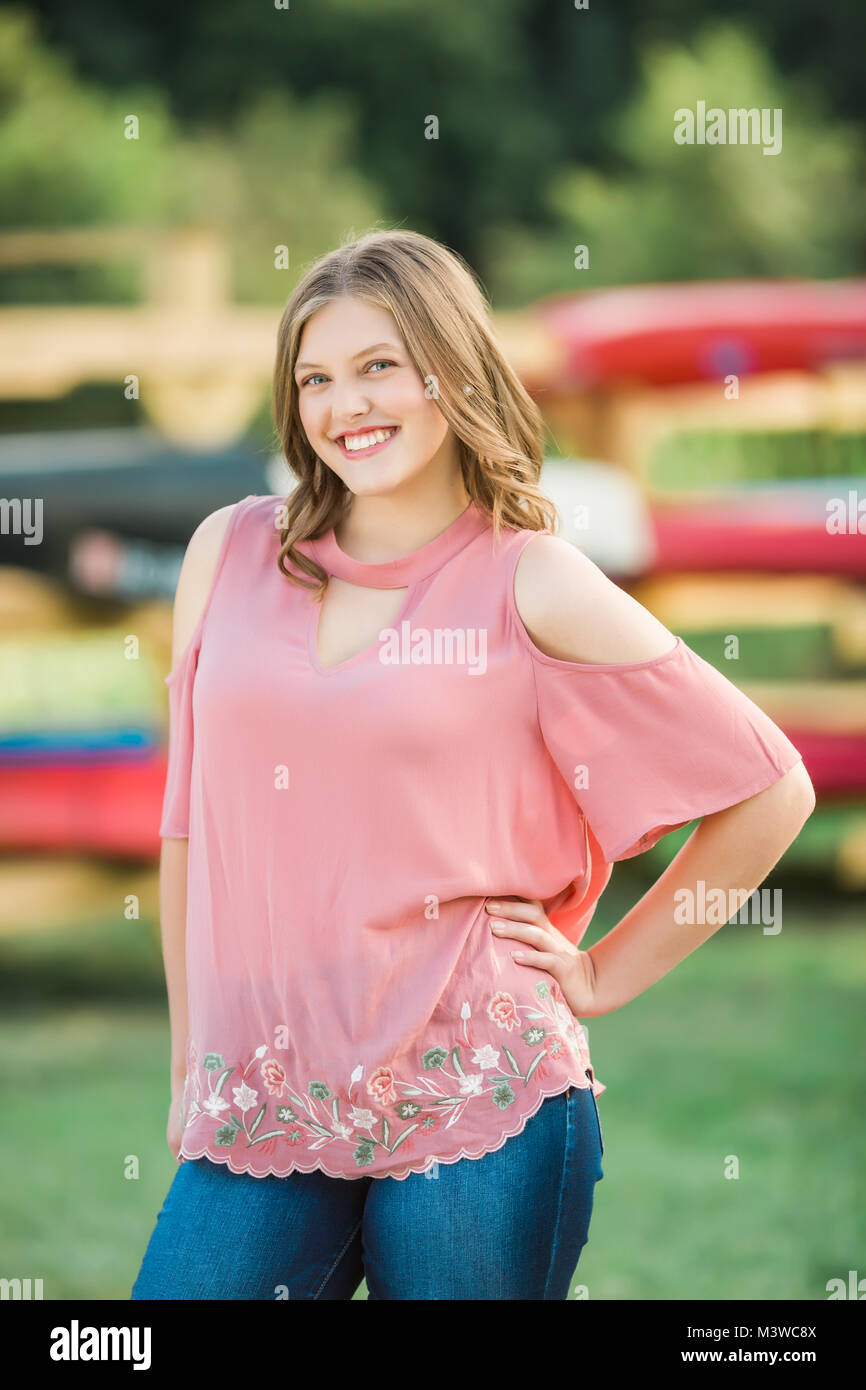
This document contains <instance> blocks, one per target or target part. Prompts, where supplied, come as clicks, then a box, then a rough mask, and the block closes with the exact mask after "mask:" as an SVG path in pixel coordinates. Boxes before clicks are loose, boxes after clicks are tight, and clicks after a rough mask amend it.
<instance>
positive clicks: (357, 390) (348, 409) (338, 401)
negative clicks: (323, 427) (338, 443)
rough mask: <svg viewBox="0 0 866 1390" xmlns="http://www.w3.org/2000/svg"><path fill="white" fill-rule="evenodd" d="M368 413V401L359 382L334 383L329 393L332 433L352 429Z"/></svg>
mask: <svg viewBox="0 0 866 1390" xmlns="http://www.w3.org/2000/svg"><path fill="white" fill-rule="evenodd" d="M369 412H370V401H369V398H368V396H367V395H366V392H365V390H364V387H363V385H362V384H361V383H360V382H357V381H351V380H350V381H346V382H344V383H342V384H341V383H340V382H335V384H334V387H333V390H332V392H331V419H332V422H333V426H334V429H333V430H332V433H334V432H335V431H336V430H338V429H353V428H354V427H355V425H356V423H357V422H358V421H359V420H363V418H364V416H365V415H368V414H369Z"/></svg>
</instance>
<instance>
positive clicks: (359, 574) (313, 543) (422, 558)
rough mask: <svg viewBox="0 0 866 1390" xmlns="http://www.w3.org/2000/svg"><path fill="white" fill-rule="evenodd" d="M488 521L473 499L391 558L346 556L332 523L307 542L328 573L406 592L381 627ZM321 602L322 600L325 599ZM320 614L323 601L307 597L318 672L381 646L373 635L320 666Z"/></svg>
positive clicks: (340, 667) (310, 646)
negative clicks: (433, 533) (442, 526)
mask: <svg viewBox="0 0 866 1390" xmlns="http://www.w3.org/2000/svg"><path fill="white" fill-rule="evenodd" d="M489 524H490V523H489V521H488V518H487V515H486V513H485V512H483V511H482V509H481V508H480V507H479V506H478V504H477V503H476V502H475V501H471V502H470V503H469V505H468V506H467V507H465V508H464V509H463V511H462V512H461V513H460V514H459V516H457V517H455V518H454V520H453V521H452V522H451V523H450V524H449V525H448V526H446V527H445V529H444V530H443V531H440V532H439V535H438V536H434V537H433V538H432V540H429V541H427V542H425V544H424V545H422V546H419V547H418V549H417V550H413V551H410V553H409V554H408V555H400V556H398V557H397V558H396V559H393V560H381V561H375V562H369V561H365V560H356V559H355V557H354V556H352V555H348V554H347V553H346V552H345V551H344V550H343V549H342V548H341V547H340V545H339V543H338V541H337V538H336V536H335V535H334V528H333V527H332V528H331V530H330V531H326V532H325V534H324V535H322V536H318V537H316V538H315V539H311V540H309V541H308V545H309V547H310V552H311V555H312V558H313V559H314V560H315V561H317V563H318V564H320V565H321V566H322V568H323V569H324V570H325V571H326V572H327V573H328V575H330V576H333V577H335V578H337V579H341V580H344V581H345V582H346V583H349V584H353V585H357V586H359V587H361V588H370V589H402V590H404V591H405V592H404V595H403V601H402V603H401V604H400V606H399V608H398V609H397V611H396V613H395V614H394V615H393V617H390V616H389V617H388V619H387V620H386V621H385V622H383V623H382V625H381V627H380V631H381V630H383V629H384V628H386V627H398V626H399V624H400V622H401V621H402V620H403V619H404V618H405V617H406V615H407V613H408V612H409V610H410V608H411V607H412V605H413V603H414V598H415V592H416V589H417V587H418V585H419V584H420V583H421V581H422V580H424V579H427V578H429V576H430V575H432V574H435V572H436V571H437V570H438V569H440V568H441V567H442V565H444V564H445V562H446V561H447V560H449V559H451V557H452V556H453V555H456V554H457V553H458V552H459V551H460V550H462V549H463V547H464V546H466V545H468V544H469V542H470V541H471V540H472V539H473V538H474V537H475V536H477V535H480V533H481V532H482V531H483V530H485V529H486V528H487V527H488V526H489ZM325 601H326V600H323V602H325ZM321 616H322V606H321V604H319V603H317V602H315V600H311V602H310V618H309V624H308V629H307V655H308V658H309V661H310V665H311V666H312V667H313V669H314V670H315V671H317V672H318V673H319V674H320V675H322V676H329V675H334V674H335V673H336V672H339V671H344V670H346V669H347V668H348V667H350V666H354V665H355V664H356V663H358V662H360V661H363V660H365V659H366V658H367V657H369V656H370V654H371V653H373V652H375V651H376V650H377V649H378V648H379V638H378V635H377V637H376V639H375V640H374V641H373V642H368V643H367V645H366V646H364V647H362V648H361V649H360V650H359V651H356V652H354V653H353V654H352V655H351V656H348V657H346V658H345V659H344V660H343V661H338V662H336V663H335V664H334V665H331V666H325V665H323V664H322V662H321V661H320V659H319V642H318V637H319V621H320V619H321Z"/></svg>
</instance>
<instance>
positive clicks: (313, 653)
mask: <svg viewBox="0 0 866 1390" xmlns="http://www.w3.org/2000/svg"><path fill="white" fill-rule="evenodd" d="M333 577H335V578H337V576H333ZM337 582H338V583H339V582H340V581H339V578H337ZM344 582H347V581H344ZM354 587H356V588H360V587H362V586H360V585H356V586H354ZM364 587H368V588H369V585H368V586H364ZM329 588H330V585H329ZM414 589H415V585H410V586H408V587H406V588H405V589H402V590H400V589H397V590H394V591H393V592H394V593H395V594H398V593H402V596H403V597H402V601H401V602H400V604H399V605H398V607H397V609H396V612H393V613H386V614H384V615H383V616H382V619H381V620H380V621H379V623H378V625H377V631H376V635H375V636H374V638H373V639H372V641H370V642H368V643H367V644H366V645H365V646H363V647H361V648H360V650H358V651H355V652H352V653H350V655H349V656H347V657H344V658H343V660H342V661H337V662H333V663H331V664H329V665H325V664H324V662H323V661H322V660H321V657H320V655H319V624H320V623H321V620H322V617H323V616H324V608H323V605H324V604H326V603H328V601H329V600H328V594H327V593H326V594H325V596H324V598H323V599H322V601H321V603H317V602H315V600H313V601H311V603H310V623H309V629H308V633H307V654H308V656H309V659H310V662H311V664H312V665H313V666H314V667H315V669H316V670H317V671H318V672H319V674H320V675H323V676H329V675H333V674H334V672H336V671H342V670H344V669H345V668H346V667H347V666H352V665H354V664H355V663H356V662H358V661H361V660H362V659H363V658H364V657H366V656H367V655H368V654H369V653H371V652H373V651H375V650H376V649H377V648H378V646H379V642H380V633H381V632H382V631H383V630H384V629H385V628H390V627H394V626H396V625H397V624H398V623H399V622H400V620H401V619H402V618H403V616H404V615H405V613H406V611H407V609H408V607H409V605H410V602H411V599H412V596H413V593H414ZM383 592H384V591H383Z"/></svg>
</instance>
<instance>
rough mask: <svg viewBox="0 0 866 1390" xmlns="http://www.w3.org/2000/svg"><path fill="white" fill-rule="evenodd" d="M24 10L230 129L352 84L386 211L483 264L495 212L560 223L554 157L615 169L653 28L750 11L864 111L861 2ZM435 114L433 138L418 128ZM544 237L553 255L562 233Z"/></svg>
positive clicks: (322, 3) (522, 220)
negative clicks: (274, 105) (617, 120)
mask: <svg viewBox="0 0 866 1390" xmlns="http://www.w3.org/2000/svg"><path fill="white" fill-rule="evenodd" d="M31 8H32V10H33V11H34V12H35V13H37V14H38V15H39V16H40V18H41V20H42V22H43V24H44V31H45V35H46V38H47V39H48V41H49V42H51V43H52V44H56V45H58V46H59V47H60V48H62V49H63V50H65V51H66V52H68V53H69V54H70V55H71V56H72V58H73V59H74V62H75V64H76V67H77V69H78V71H79V73H80V74H81V75H83V76H86V77H89V78H90V79H92V80H94V81H96V82H98V83H100V84H104V85H105V86H108V87H109V88H115V89H120V90H124V89H126V88H128V87H129V86H134V85H137V84H140V83H143V82H147V83H149V84H152V85H156V86H158V87H159V88H160V89H162V90H164V91H165V94H166V97H167V100H168V109H169V111H170V112H171V114H172V115H173V116H174V117H175V118H176V119H177V120H178V121H179V122H180V123H181V124H182V125H186V124H187V123H188V122H193V123H195V122H197V123H207V124H209V125H211V126H213V127H214V128H216V129H231V128H232V126H233V123H236V122H237V121H238V120H239V119H240V117H241V114H242V113H243V112H244V111H245V110H246V109H247V108H248V107H249V106H250V105H252V104H254V102H255V100H256V99H257V98H258V96H259V95H260V94H261V92H262V91H263V90H268V89H272V90H283V91H285V90H291V91H292V92H294V93H295V94H296V96H298V97H299V98H301V99H304V98H306V97H309V96H312V95H319V94H321V95H322V96H325V94H337V93H341V94H344V95H345V96H347V97H348V98H351V99H352V100H353V103H354V105H353V107H352V108H351V109H352V110H353V111H354V113H355V114H354V118H353V120H354V125H353V128H354V130H355V131H356V133H357V137H358V144H357V150H356V153H355V156H354V158H355V160H356V167H357V168H358V169H359V170H360V171H361V172H362V173H363V175H364V176H365V178H366V180H367V183H368V184H370V185H373V186H378V187H380V188H382V189H383V190H384V191H385V193H386V195H387V199H388V202H387V207H386V209H385V211H386V215H387V216H388V218H390V219H392V220H396V221H398V222H400V223H401V224H403V225H409V226H413V227H416V228H417V229H418V230H420V231H427V232H431V233H432V234H433V235H436V236H438V237H440V238H441V239H443V240H445V241H447V242H448V243H449V244H450V245H453V246H454V247H455V248H456V249H457V250H459V251H461V252H462V253H463V254H464V255H466V256H468V258H469V259H470V260H471V261H472V263H473V265H475V266H476V267H477V268H478V269H479V271H480V272H481V273H482V275H487V274H488V273H489V272H490V271H491V270H492V269H493V262H492V260H491V244H490V242H489V238H488V235H487V232H488V228H490V227H491V226H494V225H495V224H497V223H503V224H506V223H507V224H510V225H511V226H512V227H517V228H520V227H526V228H528V229H529V230H530V231H531V232H532V233H533V234H534V232H535V231H536V230H537V231H539V232H541V231H543V230H544V228H548V229H549V228H550V225H551V219H550V214H551V207H550V205H549V204H548V203H547V202H546V200H545V198H544V190H545V189H546V188H547V187H548V186H549V185H550V183H551V179H552V176H553V173H554V171H555V170H556V169H557V168H559V167H561V166H564V165H565V166H567V165H576V164H579V165H587V166H594V167H596V168H598V169H599V170H600V171H601V172H603V173H610V172H615V171H616V168H617V153H616V150H615V149H613V148H612V147H611V144H610V135H611V132H612V130H613V123H612V121H611V117H612V116H614V115H616V114H617V113H619V112H621V111H622V110H623V109H624V108H625V107H626V106H627V105H629V104H630V102H631V101H632V99H633V94H634V93H633V89H634V85H635V81H636V77H637V73H638V70H639V65H640V60H641V57H642V55H643V54H644V52H645V50H646V48H647V46H648V45H650V44H652V43H653V42H654V41H656V40H661V41H665V40H666V41H667V42H668V43H678V44H680V45H684V44H688V43H689V42H690V41H691V39H692V37H693V36H694V35H695V34H696V33H698V32H699V31H700V30H701V29H702V28H703V26H704V25H705V24H706V22H707V20H708V19H709V18H712V17H714V16H718V17H723V18H726V19H730V18H732V17H735V18H737V19H739V18H742V19H743V20H744V21H746V22H747V23H748V24H749V26H750V27H751V28H752V30H753V32H754V34H755V36H756V40H757V42H758V44H759V45H760V46H761V47H762V48H763V49H764V50H765V51H766V52H767V53H770V54H772V55H773V62H774V63H777V64H779V65H780V66H781V71H782V73H783V74H784V75H785V76H786V77H796V76H797V75H798V74H802V75H804V76H807V77H811V78H812V79H813V82H814V86H815V88H816V89H817V90H822V91H823V93H824V96H825V100H826V109H827V112H828V115H829V117H831V118H835V117H842V118H843V119H846V120H855V119H860V120H861V121H862V118H863V115H864V111H866V85H864V83H863V81H862V53H863V50H864V46H866V43H864V41H866V6H864V5H863V4H862V0H834V3H833V4H832V5H825V6H823V7H818V8H817V9H816V7H815V5H814V3H813V0H760V3H759V4H758V5H756V4H755V0H618V3H617V4H616V6H615V7H614V6H611V5H604V4H598V5H591V6H590V8H589V9H588V10H584V11H578V10H576V9H575V8H574V5H573V4H572V3H570V0H472V3H471V4H466V3H464V2H463V0H437V4H436V5H427V6H425V5H422V4H419V3H418V0H315V4H314V3H312V0H290V7H289V8H288V9H285V10H277V9H276V8H275V6H274V5H273V4H272V3H269V4H266V5H262V6H245V7H243V8H239V7H238V6H237V5H236V4H234V3H232V0H185V2H184V4H183V5H182V6H178V5H177V4H176V3H174V0H147V2H146V3H139V4H137V5H133V6H125V7H121V8H118V7H117V6H116V5H115V4H114V3H113V0H76V4H75V5H74V6H70V5H68V4H67V3H66V0H31ZM786 90H788V91H791V90H793V89H792V88H790V87H787V86H786ZM746 104H747V105H752V104H754V102H753V100H752V94H751V93H750V94H749V99H748V100H747V103H746ZM759 104H762V105H763V104H765V103H763V102H761V103H759ZM431 114H433V115H436V116H438V118H439V122H440V132H439V139H438V141H436V140H426V139H425V138H424V120H425V117H427V116H428V115H431ZM764 162H765V163H768V162H769V161H768V160H765V161H764ZM542 249H543V244H542ZM551 250H552V252H553V254H554V255H555V256H556V257H557V260H558V258H559V256H560V255H561V250H560V247H559V237H558V236H557V237H556V238H555V239H554V241H553V242H552V243H551Z"/></svg>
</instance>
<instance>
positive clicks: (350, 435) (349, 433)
mask: <svg viewBox="0 0 866 1390" xmlns="http://www.w3.org/2000/svg"><path fill="white" fill-rule="evenodd" d="M399 428H400V426H399V425H367V427H366V429H362V430H343V432H342V434H338V435H335V436H334V443H335V444H342V442H343V440H344V439H357V438H358V436H359V435H362V434H375V433H376V431H377V430H397V429H399Z"/></svg>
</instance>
